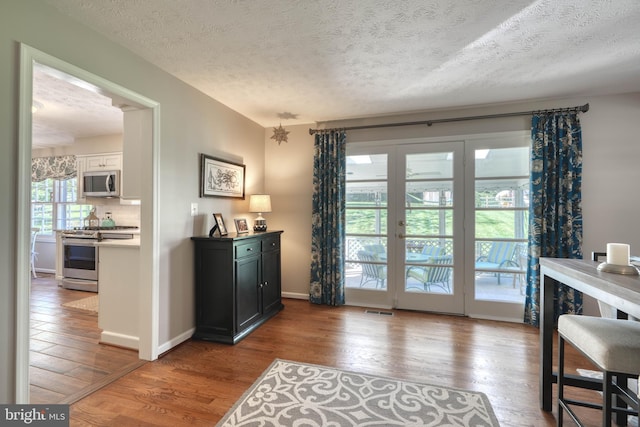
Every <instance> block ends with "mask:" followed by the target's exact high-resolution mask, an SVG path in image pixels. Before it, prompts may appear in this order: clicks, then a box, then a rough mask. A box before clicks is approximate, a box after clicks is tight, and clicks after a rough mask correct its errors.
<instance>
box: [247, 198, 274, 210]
mask: <svg viewBox="0 0 640 427" xmlns="http://www.w3.org/2000/svg"><path fill="white" fill-rule="evenodd" d="M249 212H257V213H262V212H271V196H269V195H268V194H254V195H252V196H251V197H250V198H249Z"/></svg>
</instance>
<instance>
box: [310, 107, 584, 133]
mask: <svg viewBox="0 0 640 427" xmlns="http://www.w3.org/2000/svg"><path fill="white" fill-rule="evenodd" d="M587 111H589V104H588V103H587V104H584V105H578V106H576V107H567V108H552V109H548V110H531V111H520V112H517V113H500V114H486V115H484V116H467V117H451V118H447V119H434V120H423V121H418V122H400V123H384V124H379V125H365V126H350V127H344V128H330V129H311V128H310V129H309V135H313V134H315V133H318V132H331V131H337V130H359V129H377V128H389V127H397V126H416V125H427V126H431V125H433V124H435V123H447V122H462V121H466V120H483V119H496V118H499V117H514V116H529V115H533V114H541V113H569V112H575V113H586V112H587Z"/></svg>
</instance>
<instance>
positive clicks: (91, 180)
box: [82, 170, 120, 197]
mask: <svg viewBox="0 0 640 427" xmlns="http://www.w3.org/2000/svg"><path fill="white" fill-rule="evenodd" d="M82 195H83V196H84V197H120V171H113V170H112V171H88V172H84V173H83V174H82Z"/></svg>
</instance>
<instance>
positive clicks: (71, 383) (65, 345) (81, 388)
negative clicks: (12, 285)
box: [29, 274, 144, 403]
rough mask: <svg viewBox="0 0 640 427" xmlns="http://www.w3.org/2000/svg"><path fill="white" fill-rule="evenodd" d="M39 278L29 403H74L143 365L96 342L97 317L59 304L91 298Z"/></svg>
mask: <svg viewBox="0 0 640 427" xmlns="http://www.w3.org/2000/svg"><path fill="white" fill-rule="evenodd" d="M39 276H40V277H38V278H36V279H32V283H31V337H30V349H31V351H30V361H29V364H30V369H29V375H30V382H31V384H30V402H31V403H72V402H74V401H76V400H77V399H79V398H81V397H84V396H85V395H86V394H89V393H91V392H92V391H94V390H95V389H96V388H99V387H102V386H103V385H104V384H106V383H108V382H110V381H112V380H114V379H116V378H119V377H120V376H122V375H124V374H125V373H127V372H130V371H131V370H133V369H135V368H137V367H139V366H141V365H142V364H143V363H144V362H141V361H139V360H138V352H137V351H132V350H126V349H122V348H117V347H113V346H108V345H102V344H99V343H98V341H99V339H100V332H101V331H100V329H99V328H98V315H97V314H96V313H92V312H89V311H84V310H78V309H73V308H66V307H63V306H62V304H64V303H66V302H70V301H75V300H79V299H82V298H86V297H88V296H91V295H95V294H92V293H89V292H82V291H73V290H68V289H63V288H61V287H58V284H57V282H56V281H55V279H54V278H53V276H52V275H44V274H39Z"/></svg>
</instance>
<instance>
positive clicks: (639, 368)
mask: <svg viewBox="0 0 640 427" xmlns="http://www.w3.org/2000/svg"><path fill="white" fill-rule="evenodd" d="M558 336H559V346H558V352H559V358H558V371H559V372H558V426H561V425H562V417H563V410H566V411H567V412H568V413H569V414H570V415H571V416H572V418H573V419H574V421H575V422H576V423H577V424H578V425H581V424H580V422H579V420H578V419H577V418H576V416H575V414H574V413H573V411H572V410H571V409H570V408H569V407H568V405H569V404H574V405H579V406H587V407H592V408H593V407H597V408H602V410H603V423H602V425H603V426H610V425H611V415H612V412H616V413H617V414H618V415H619V417H618V418H617V419H618V420H626V416H627V414H635V415H637V413H638V399H637V390H636V391H635V393H629V390H626V382H627V378H628V376H636V377H637V376H638V375H639V374H640V322H634V321H627V320H619V319H606V318H600V317H590V316H578V315H571V314H564V315H562V316H560V317H559V319H558ZM565 341H567V342H569V343H570V344H571V345H572V346H573V347H575V348H576V349H578V350H579V351H580V352H581V353H582V354H584V355H585V356H586V357H587V358H588V359H589V360H590V361H591V362H592V363H593V364H595V365H596V366H597V367H598V369H600V370H601V371H602V372H603V383H602V390H603V402H602V405H601V406H597V405H594V404H589V403H586V402H579V401H573V400H569V399H564V390H563V388H564V342H565ZM614 379H615V381H614ZM622 383H624V384H622ZM625 390H626V393H625V392H624V391H625ZM618 395H624V396H626V398H627V400H625V406H624V407H615V406H613V405H612V403H611V402H612V399H611V398H612V396H616V397H617V396H618ZM629 399H631V402H629V401H628V400H629ZM620 401H622V399H620ZM616 402H617V400H614V402H613V403H614V405H615V404H616ZM627 405H629V407H630V408H632V409H628V408H627ZM622 414H623V415H622ZM619 422H621V423H622V424H624V421H619Z"/></svg>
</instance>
